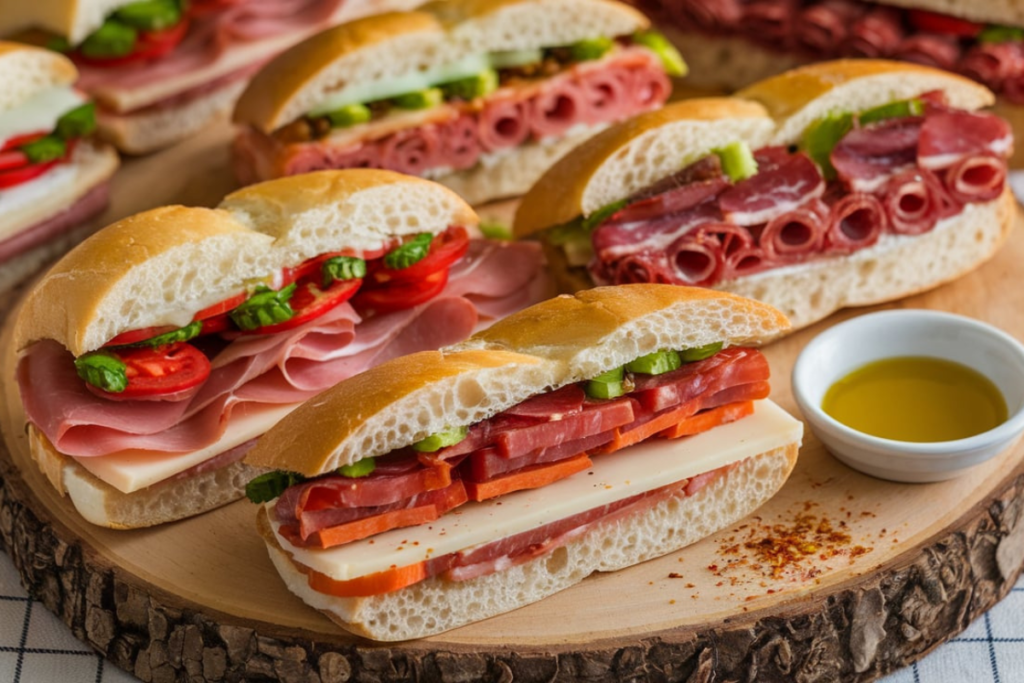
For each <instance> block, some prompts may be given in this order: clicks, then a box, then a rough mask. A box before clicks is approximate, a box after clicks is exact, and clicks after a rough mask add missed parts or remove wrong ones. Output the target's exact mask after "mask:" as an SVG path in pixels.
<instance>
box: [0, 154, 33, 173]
mask: <svg viewBox="0 0 1024 683" xmlns="http://www.w3.org/2000/svg"><path fill="white" fill-rule="evenodd" d="M30 163H32V162H30V161H29V160H28V157H27V156H26V155H25V153H24V152H22V151H21V150H20V149H10V150H5V151H3V152H0V172H4V171H11V170H14V169H16V168H24V167H25V166H28V165H29V164H30Z"/></svg>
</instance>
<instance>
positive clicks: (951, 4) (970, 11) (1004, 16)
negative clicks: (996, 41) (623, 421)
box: [867, 0, 1024, 26]
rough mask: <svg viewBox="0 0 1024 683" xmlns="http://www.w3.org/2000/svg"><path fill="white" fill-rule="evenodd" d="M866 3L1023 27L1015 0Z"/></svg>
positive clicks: (1023, 12) (881, 0)
mask: <svg viewBox="0 0 1024 683" xmlns="http://www.w3.org/2000/svg"><path fill="white" fill-rule="evenodd" d="M867 1H868V2H874V3H877V4H879V5H890V6H892V7H906V8H908V9H923V10H928V11H930V12H938V13H939V14H948V15H950V16H954V17H962V18H964V19H970V20H971V21H977V22H981V23H985V24H999V25H1001V26H1021V25H1024V6H1021V4H1020V3H1019V2H1017V1H1016V0H985V2H965V1H964V0H867Z"/></svg>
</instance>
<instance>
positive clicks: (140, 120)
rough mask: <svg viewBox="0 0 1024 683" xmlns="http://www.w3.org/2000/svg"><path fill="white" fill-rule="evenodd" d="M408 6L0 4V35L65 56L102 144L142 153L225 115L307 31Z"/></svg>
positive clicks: (182, 0) (312, 0) (301, 1)
mask: <svg viewBox="0 0 1024 683" xmlns="http://www.w3.org/2000/svg"><path fill="white" fill-rule="evenodd" d="M416 4H418V0H188V1H186V0H47V1H44V2H26V1H25V0H0V36H9V37H16V38H17V39H19V40H25V41H31V42H35V43H38V44H40V45H46V46H48V47H50V48H52V49H54V50H57V51H60V52H63V53H65V54H66V55H67V56H69V57H70V58H71V59H73V60H74V62H75V63H76V64H77V65H78V68H79V70H80V71H81V75H82V77H81V81H80V85H81V87H82V89H83V90H85V91H86V92H88V93H89V94H90V95H91V96H92V97H94V98H95V99H96V101H97V103H98V105H99V109H98V121H99V128H100V133H101V135H102V136H103V137H104V139H106V140H108V141H109V142H112V143H113V144H114V145H116V146H117V148H118V149H120V150H121V151H123V152H128V153H131V154H143V153H147V152H153V151H155V150H158V149H161V148H163V147H166V146H168V145H171V144H173V143H175V142H178V141H181V140H184V139H186V138H188V137H189V136H191V135H194V134H195V133H198V132H199V131H200V130H202V128H203V127H204V126H206V125H207V124H209V123H210V122H212V121H214V120H216V119H218V118H223V117H224V116H225V115H226V114H228V113H229V112H230V111H231V107H232V106H233V105H234V103H235V100H237V99H238V96H239V94H240V93H241V92H242V89H243V88H244V87H245V84H246V82H247V81H248V79H249V78H251V77H252V75H253V74H254V73H255V72H256V71H257V70H258V69H259V68H260V66H261V65H262V64H264V63H265V62H266V61H267V60H268V59H270V58H271V57H273V56H274V55H276V54H277V53H279V52H281V51H282V50H284V49H285V48H287V47H289V46H291V45H294V44H295V43H297V42H298V41H300V40H302V39H303V38H305V37H307V36H309V35H311V34H313V33H315V32H316V31H319V30H322V29H324V28H327V27H328V26H332V25H334V24H336V23H338V22H341V21H347V20H350V19H355V18H357V17H360V16H364V15H366V14H372V13H374V12H385V11H389V10H400V9H409V8H410V7H413V6H415V5H416Z"/></svg>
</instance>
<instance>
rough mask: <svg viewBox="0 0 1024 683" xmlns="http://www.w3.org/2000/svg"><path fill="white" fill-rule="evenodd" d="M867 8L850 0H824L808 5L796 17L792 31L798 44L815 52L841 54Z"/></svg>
mask: <svg viewBox="0 0 1024 683" xmlns="http://www.w3.org/2000/svg"><path fill="white" fill-rule="evenodd" d="M863 12H864V9H863V7H862V6H861V5H859V4H856V3H854V2H850V0H825V2H820V3H816V4H812V5H808V6H806V7H804V8H803V10H801V11H800V13H799V14H798V15H797V17H796V23H795V26H794V28H793V35H794V37H795V39H796V42H797V44H798V46H799V47H802V48H804V49H806V50H808V51H810V52H812V53H813V54H815V55H816V56H832V55H835V54H838V52H839V48H840V47H841V46H842V45H843V43H844V42H845V41H846V39H847V36H848V35H849V32H850V26H851V25H852V23H853V22H854V21H856V19H857V18H858V17H859V16H860V15H861V14H862V13H863Z"/></svg>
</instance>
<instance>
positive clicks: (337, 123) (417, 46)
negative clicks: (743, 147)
mask: <svg viewBox="0 0 1024 683" xmlns="http://www.w3.org/2000/svg"><path fill="white" fill-rule="evenodd" d="M647 29H648V21H647V19H646V18H645V17H644V16H643V15H642V14H640V13H638V12H636V11H635V10H633V9H632V8H630V7H627V6H626V5H623V4H621V3H618V2H615V1H613V0H546V1H544V2H540V1H538V0H448V1H445V2H433V3H429V4H427V5H424V6H423V7H421V8H420V9H419V10H417V11H413V12H405V13H393V14H385V15H380V16H377V17H369V18H366V19H362V20H359V21H354V22H350V23H348V24H344V25H341V26H337V27H335V28H333V29H329V30H327V31H324V32H322V33H320V34H318V35H316V36H313V37H312V38H310V39H308V40H306V41H304V42H303V43H301V44H299V45H297V46H295V47H294V48H292V49H291V50H288V51H287V52H285V53H284V54H282V55H281V56H279V57H278V58H277V59H275V60H274V61H272V62H271V63H270V64H268V65H267V66H266V67H264V68H263V69H262V70H261V71H260V73H259V74H257V75H256V77H255V78H254V79H253V80H252V82H251V83H250V85H249V87H248V88H246V90H245V92H244V93H243V94H242V97H241V99H240V100H239V103H238V106H237V107H236V108H235V113H234V120H235V122H236V123H237V124H239V125H240V126H241V127H242V128H241V130H240V131H239V134H238V137H237V138H236V140H235V143H234V148H233V156H234V163H235V171H236V175H237V176H238V177H239V179H240V180H241V181H242V182H243V183H251V182H255V181H257V180H266V179H269V178H276V177H280V176H283V175H291V174H293V173H302V172H305V171H309V170H314V169H322V168H351V167H372V168H386V169H390V170H394V171H399V172H402V173H410V174H413V175H420V176H425V177H428V178H432V179H435V180H438V181H439V182H441V183H443V184H445V185H447V186H449V187H451V188H452V189H454V190H455V191H456V192H458V193H459V194H460V195H461V196H462V197H464V198H465V199H467V200H468V201H469V202H470V203H471V204H478V203H481V202H484V201H487V200H491V199H498V198H502V197H511V196H517V195H519V194H522V193H523V192H524V191H525V190H526V189H527V188H529V186H530V185H531V184H532V183H533V181H534V180H536V179H537V178H538V177H539V176H540V174H541V173H543V171H544V170H546V169H547V168H548V166H550V165H551V164H552V163H553V162H554V161H555V160H556V159H557V158H559V157H560V156H561V155H563V154H565V153H566V152H567V151H568V150H570V149H572V147H574V146H575V145H577V144H579V143H580V142H581V141H582V140H584V139H586V138H588V137H590V136H591V135H593V134H594V133H595V132H597V131H598V130H600V129H602V128H603V127H605V126H607V125H608V124H610V123H612V122H615V121H620V120H623V119H625V118H628V117H629V116H631V115H634V114H638V113H640V112H643V111H648V110H651V109H656V108H657V107H659V106H661V104H662V103H663V102H664V101H665V100H666V99H667V98H668V96H669V94H670V91H671V83H670V81H669V77H668V74H669V73H671V74H675V75H681V74H682V73H683V70H684V68H685V66H684V65H683V63H682V61H681V60H680V58H679V55H678V53H677V52H676V51H675V49H674V48H672V47H671V45H670V44H669V43H668V41H667V40H665V39H664V38H663V37H662V36H661V35H660V34H656V33H652V32H650V31H648V30H647Z"/></svg>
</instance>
